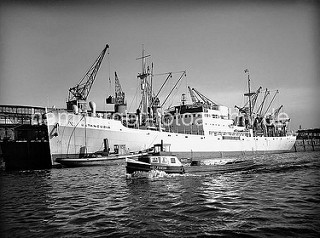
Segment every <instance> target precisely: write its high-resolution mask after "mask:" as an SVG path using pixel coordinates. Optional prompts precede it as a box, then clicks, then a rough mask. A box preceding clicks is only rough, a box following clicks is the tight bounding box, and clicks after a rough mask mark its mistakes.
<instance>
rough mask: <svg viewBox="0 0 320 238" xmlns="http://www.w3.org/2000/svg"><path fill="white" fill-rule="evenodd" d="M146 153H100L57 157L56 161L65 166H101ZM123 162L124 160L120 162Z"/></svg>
mask: <svg viewBox="0 0 320 238" xmlns="http://www.w3.org/2000/svg"><path fill="white" fill-rule="evenodd" d="M145 154H147V153H144V152H141V153H138V154H127V155H125V154H124V155H109V156H100V155H96V154H93V155H88V156H85V157H82V158H68V157H67V158H57V159H56V162H57V163H60V164H62V165H63V166H65V167H85V166H101V165H110V164H117V163H121V162H122V161H125V159H127V158H131V157H138V156H142V155H145ZM122 163H124V162H122Z"/></svg>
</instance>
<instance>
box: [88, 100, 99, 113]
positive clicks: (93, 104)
mask: <svg viewBox="0 0 320 238" xmlns="http://www.w3.org/2000/svg"><path fill="white" fill-rule="evenodd" d="M89 107H90V109H91V113H92V115H93V116H94V115H96V110H97V105H96V103H95V102H93V101H90V102H89Z"/></svg>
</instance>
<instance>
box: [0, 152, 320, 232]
mask: <svg viewBox="0 0 320 238" xmlns="http://www.w3.org/2000/svg"><path fill="white" fill-rule="evenodd" d="M246 159H252V160H254V161H255V163H256V164H257V167H255V168H248V169H243V170H241V171H237V172H232V173H224V174H221V173H220V174H210V173H208V174H202V175H197V174H187V175H173V176H166V175H165V174H160V175H159V174H158V175H155V176H151V175H150V176H149V177H146V178H135V179H128V178H127V177H126V174H125V167H124V165H110V166H98V167H83V168H60V169H51V170H36V171H15V172H5V171H2V172H0V179H1V197H0V214H1V237H10V238H11V237H108V236H110V237H204V236H232V237H235V236H242V237H243V236H246V237H247V236H251V237H267V236H269V237H274V236H281V237H282V236H289V237H319V236H320V153H319V152H297V153H285V154H273V155H259V156H250V157H249V156H248V157H247V158H246Z"/></svg>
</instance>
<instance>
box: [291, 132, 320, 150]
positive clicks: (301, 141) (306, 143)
mask: <svg viewBox="0 0 320 238" xmlns="http://www.w3.org/2000/svg"><path fill="white" fill-rule="evenodd" d="M293 150H294V151H295V152H298V151H320V128H316V129H304V130H302V129H300V130H298V136H297V141H296V143H295V144H294V147H293Z"/></svg>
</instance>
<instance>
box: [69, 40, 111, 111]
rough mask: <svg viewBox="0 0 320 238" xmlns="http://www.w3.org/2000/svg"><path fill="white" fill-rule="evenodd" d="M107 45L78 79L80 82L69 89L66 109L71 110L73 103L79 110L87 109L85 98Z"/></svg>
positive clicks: (107, 46)
mask: <svg viewBox="0 0 320 238" xmlns="http://www.w3.org/2000/svg"><path fill="white" fill-rule="evenodd" d="M108 48H109V45H106V46H105V48H104V49H103V50H102V52H101V53H100V55H99V56H98V58H97V59H96V61H95V62H94V63H93V65H92V66H91V67H90V69H89V70H88V71H87V73H86V74H85V75H84V77H83V78H82V79H81V80H80V82H79V83H78V84H77V85H76V86H74V87H72V88H70V89H69V96H68V101H67V109H68V110H72V109H73V107H74V105H75V106H77V107H78V108H79V109H80V110H82V111H85V110H86V109H87V98H88V96H89V93H90V90H91V87H92V85H93V83H94V81H95V79H96V75H97V72H98V70H99V68H100V65H101V62H102V60H103V57H104V55H105V54H106V51H107V49H108Z"/></svg>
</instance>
